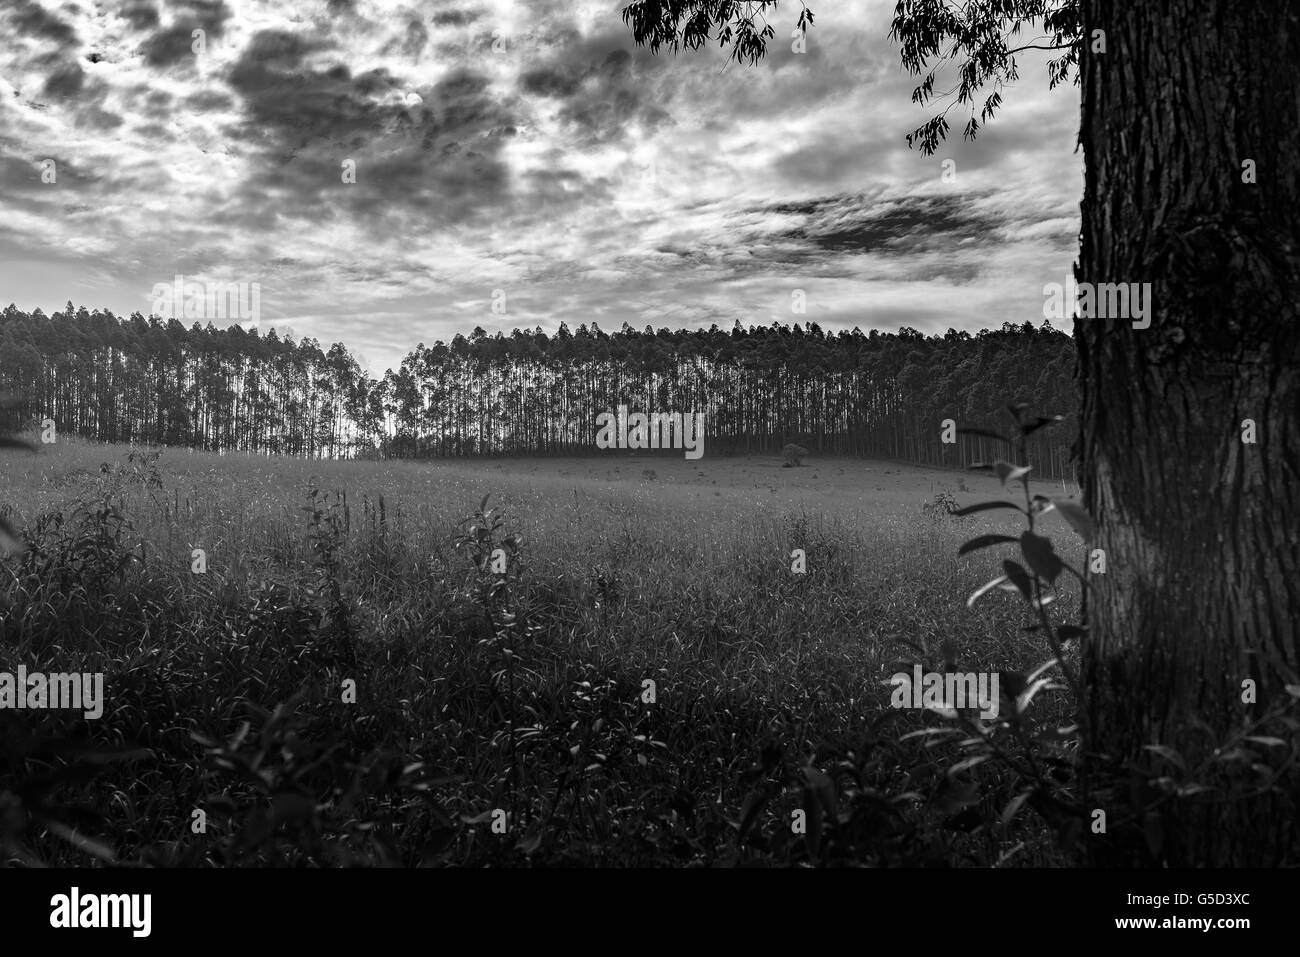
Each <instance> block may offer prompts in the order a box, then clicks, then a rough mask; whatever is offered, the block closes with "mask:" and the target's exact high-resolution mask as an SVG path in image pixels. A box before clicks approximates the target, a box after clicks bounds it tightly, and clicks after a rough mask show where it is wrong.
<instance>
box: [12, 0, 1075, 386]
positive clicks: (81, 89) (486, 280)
mask: <svg viewBox="0 0 1300 957" xmlns="http://www.w3.org/2000/svg"><path fill="white" fill-rule="evenodd" d="M624 5H625V4H624V0H410V2H399V0H382V2H381V0H275V2H266V0H3V2H0V300H2V301H3V304H8V303H9V302H14V303H16V304H17V305H18V306H19V307H21V308H24V309H32V308H35V307H37V306H39V307H41V308H43V309H44V310H45V311H46V312H51V311H54V310H56V309H61V308H62V307H63V304H64V303H65V302H66V301H67V300H69V299H71V300H72V301H73V302H74V303H76V304H77V305H85V306H87V307H88V308H91V309H94V308H96V307H104V308H108V309H111V310H113V311H114V312H116V313H118V314H120V315H127V314H130V313H131V312H133V311H140V312H142V313H148V312H149V311H150V305H151V302H152V297H151V292H152V290H153V287H154V285H155V284H156V283H161V282H171V281H172V279H173V277H174V276H175V275H177V274H180V275H183V276H185V277H186V279H188V280H195V281H199V282H247V283H258V284H259V286H260V297H261V327H262V329H263V330H266V329H267V328H269V327H270V326H272V325H274V326H276V327H278V328H280V329H281V330H284V329H285V327H288V329H289V330H290V331H291V332H292V333H294V334H296V335H299V336H303V335H306V336H314V337H316V338H317V339H319V340H320V341H321V342H322V344H326V345H327V344H329V343H331V342H334V341H337V340H342V341H343V342H345V343H347V345H348V346H349V347H350V348H351V349H352V350H353V352H354V353H356V354H358V355H359V356H361V357H362V358H363V360H364V361H365V362H366V363H367V365H368V367H369V368H370V370H371V372H372V373H376V374H380V373H382V372H383V370H384V368H386V367H389V366H396V364H397V363H398V362H399V361H400V359H401V356H402V355H403V354H404V353H405V352H406V351H407V350H408V349H410V348H411V347H413V346H414V345H415V344H416V343H417V342H421V341H423V342H425V343H432V342H433V341H434V340H435V339H442V340H444V341H446V340H449V339H450V338H451V337H453V336H454V335H456V334H457V333H469V332H470V331H471V330H472V329H473V328H474V327H475V326H481V327H482V328H483V329H485V330H486V331H487V332H488V333H489V334H491V333H494V332H496V331H497V330H501V331H504V332H506V333H508V332H509V331H510V329H511V328H513V327H521V328H525V327H526V328H531V327H533V326H536V325H541V326H542V327H543V328H544V329H547V330H548V331H550V330H554V329H555V328H556V327H557V326H558V325H559V323H560V321H561V320H563V321H566V322H568V323H569V326H570V327H571V328H576V326H577V325H578V324H579V323H583V322H591V321H593V320H594V321H596V322H598V323H599V324H600V326H601V327H602V328H604V329H606V330H610V331H612V330H616V329H618V328H620V327H621V326H622V324H623V322H624V321H627V322H629V323H631V324H632V325H633V326H635V327H637V328H641V327H643V326H645V325H646V324H647V323H649V324H651V325H653V326H654V327H656V328H659V327H662V326H669V327H672V328H677V327H683V326H684V327H689V328H695V327H699V326H704V327H706V328H707V327H708V326H709V325H710V324H712V323H717V324H718V325H719V326H721V327H722V328H726V329H729V328H730V327H731V325H732V324H733V323H734V322H735V320H736V319H739V320H740V321H741V322H742V323H745V324H753V323H763V324H767V323H771V322H773V321H780V322H786V323H790V322H796V321H813V322H817V323H819V324H820V325H821V326H822V328H824V329H827V330H836V329H840V328H852V327H854V326H860V327H861V328H863V329H870V328H880V329H885V330H889V331H894V330H897V329H898V328H899V327H900V326H903V325H908V326H912V327H914V328H917V329H920V330H921V331H923V332H943V331H944V330H946V329H947V328H949V327H950V326H951V327H955V328H958V329H968V330H972V331H973V330H978V329H980V328H985V327H991V326H992V327H996V326H999V325H1001V323H1002V322H1004V321H1008V320H1010V321H1015V322H1023V321H1024V320H1026V319H1030V320H1033V321H1034V322H1041V321H1042V308H1043V294H1042V289H1043V285H1044V284H1045V283H1048V282H1063V281H1064V280H1065V277H1066V274H1067V271H1068V270H1069V268H1070V265H1071V263H1072V262H1073V260H1074V257H1075V253H1076V249H1077V235H1078V229H1079V206H1078V203H1079V199H1080V196H1081V193H1082V182H1083V180H1082V177H1083V160H1082V153H1079V152H1075V149H1074V147H1075V136H1076V131H1077V128H1078V106H1079V100H1078V90H1077V88H1075V87H1063V88H1058V89H1057V90H1055V91H1049V90H1048V89H1047V75H1046V69H1045V67H1044V66H1043V64H1044V62H1045V61H1044V60H1043V59H1042V58H1041V56H1040V55H1036V54H1033V51H1031V56H1029V57H1026V58H1024V59H1022V60H1021V75H1022V79H1021V80H1020V81H1019V83H1018V84H1016V85H1015V86H1013V87H1011V88H1010V89H1009V90H1008V91H1007V92H1006V94H1005V96H1004V103H1005V104H1006V105H1005V108H1004V109H1003V110H1002V111H1001V112H1000V113H999V115H998V116H997V117H996V118H995V119H994V121H993V122H992V123H991V124H990V125H989V126H988V127H987V129H986V130H984V131H982V132H981V134H980V137H979V139H978V140H976V141H975V142H974V143H970V142H962V141H961V139H960V130H961V128H962V126H963V125H964V122H965V118H966V115H965V114H962V113H961V110H962V108H961V107H954V109H953V111H952V112H951V113H950V114H949V119H950V122H951V124H952V126H953V127H954V129H955V134H954V135H953V137H952V138H951V139H950V140H949V142H948V143H947V144H945V145H943V146H941V148H940V151H939V153H937V154H936V155H935V156H933V157H925V156H922V155H921V154H920V152H919V151H913V150H909V149H908V147H907V144H906V141H905V138H904V137H905V135H906V134H907V133H908V132H909V131H911V130H912V129H914V128H915V127H916V126H918V125H920V124H921V123H922V122H924V120H925V119H926V118H927V117H928V115H929V113H928V111H927V110H925V109H922V108H920V107H918V106H915V105H914V104H912V103H911V100H910V94H911V90H912V87H913V86H914V85H915V81H914V80H913V79H912V78H911V77H909V76H907V75H906V73H904V71H903V70H902V69H901V67H900V65H899V59H898V53H897V50H896V49H895V48H894V47H893V45H892V44H891V43H890V41H889V39H888V32H889V23H890V18H891V15H892V11H893V6H894V4H893V0H831V2H812V3H811V4H810V5H811V6H812V9H813V10H814V11H815V13H816V15H817V22H816V26H814V27H813V29H812V30H811V32H810V33H809V36H808V40H807V43H806V50H805V51H804V52H795V51H794V50H793V49H792V46H793V43H792V41H791V40H790V39H789V37H790V33H791V30H792V29H793V26H794V21H795V18H796V16H797V15H798V11H799V5H798V3H797V2H790V0H786V2H785V3H782V4H781V6H780V8H779V9H778V10H777V12H776V14H775V15H773V16H772V17H770V19H771V22H772V24H773V27H774V28H775V30H776V34H777V40H776V41H775V43H774V45H773V47H772V49H771V51H770V54H769V56H768V58H767V59H766V60H765V61H763V62H762V63H761V64H760V65H759V66H757V67H748V66H744V67H742V66H738V65H736V64H734V63H728V61H727V59H726V56H725V54H724V53H722V52H720V51H719V50H718V49H717V48H716V47H711V48H709V49H707V50H704V51H700V52H696V53H685V52H684V53H682V54H679V55H678V56H677V57H676V58H675V59H674V57H673V56H672V54H671V53H668V52H661V53H660V54H659V55H658V56H652V55H651V54H650V53H649V52H648V51H646V50H644V49H641V50H638V49H637V48H636V47H635V45H634V44H633V42H632V40H631V36H630V33H629V30H628V28H627V27H626V26H625V25H624V24H623V22H622V20H621V17H620V11H621V9H622V7H623V6H624ZM196 30H199V31H202V32H201V33H200V34H199V35H198V41H197V43H196V39H195V33H194V31H196ZM196 45H198V46H199V47H200V49H199V50H198V52H195V46H196ZM937 88H938V86H937ZM946 159H950V160H952V161H953V162H954V163H955V172H956V178H955V182H951V183H948V182H944V181H943V179H942V173H943V166H942V163H943V161H944V160H946ZM49 160H52V161H53V164H52V166H51V165H50V164H48V163H47V162H46V161H49ZM51 169H52V170H53V174H54V182H44V181H43V179H49V178H50V177H49V175H48V173H47V174H46V175H45V176H44V177H43V175H42V173H43V170H51ZM347 169H355V182H354V183H353V182H344V180H345V179H346V178H350V177H347V176H346V175H345V170H347ZM796 290H802V293H803V295H804V296H805V297H806V313H805V314H803V315H798V314H795V313H793V312H792V303H793V301H794V297H793V296H792V293H794V292H795V291H796ZM496 291H499V293H498V295H497V297H496V302H497V303H498V306H497V309H498V310H500V309H501V308H504V313H501V312H499V311H497V312H494V310H493V302H494V298H493V296H494V292H496ZM228 323H229V320H226V321H225V322H222V321H219V320H218V321H216V324H218V325H221V324H228ZM187 324H188V323H187ZM1056 325H1057V326H1058V327H1060V326H1062V325H1064V326H1065V327H1067V328H1068V326H1069V324H1068V322H1066V323H1061V322H1058V323H1056Z"/></svg>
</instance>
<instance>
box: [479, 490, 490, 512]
mask: <svg viewBox="0 0 1300 957" xmlns="http://www.w3.org/2000/svg"><path fill="white" fill-rule="evenodd" d="M491 497H492V493H491V492H488V493H487V494H486V495H484V496H483V501H481V502H479V503H478V510H479V511H480V512H482V511H483V509H485V508H487V502H488V499H489V498H491Z"/></svg>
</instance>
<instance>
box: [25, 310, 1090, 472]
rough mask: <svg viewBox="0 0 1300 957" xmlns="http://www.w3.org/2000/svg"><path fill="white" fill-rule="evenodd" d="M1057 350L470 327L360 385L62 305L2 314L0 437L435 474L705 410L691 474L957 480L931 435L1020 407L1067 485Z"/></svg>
mask: <svg viewBox="0 0 1300 957" xmlns="http://www.w3.org/2000/svg"><path fill="white" fill-rule="evenodd" d="M1074 366H1075V346H1074V340H1073V339H1072V338H1071V337H1070V336H1069V335H1067V334H1066V333H1064V332H1061V331H1060V330H1057V329H1054V328H1052V326H1051V324H1050V322H1047V321H1044V323H1043V324H1042V326H1040V327H1035V326H1034V325H1033V324H1032V323H1030V322H1024V323H1021V324H1016V323H1011V322H1006V323H1003V325H1002V327H1001V329H998V330H983V331H981V332H978V333H975V334H971V333H968V332H958V331H956V330H954V329H949V330H948V331H947V333H946V334H945V335H943V336H937V335H934V336H926V335H923V334H922V333H920V332H918V331H917V330H915V329H911V328H907V327H904V328H902V329H900V330H899V332H898V333H882V332H879V331H878V330H872V331H871V332H869V333H863V332H862V331H861V330H859V329H853V330H852V331H841V332H838V333H826V332H824V331H823V330H822V329H821V328H820V327H819V326H818V325H817V324H816V323H813V322H807V323H804V324H803V325H800V324H798V323H796V324H794V325H792V326H786V325H783V324H773V325H772V326H754V327H751V328H748V329H747V328H745V327H743V326H742V325H741V324H740V323H739V322H737V323H736V324H735V326H734V327H733V328H732V330H731V331H730V332H726V331H723V330H720V329H719V328H718V327H717V326H716V325H714V326H712V327H711V328H709V329H707V330H704V329H699V330H676V331H673V330H669V329H666V328H661V329H658V330H655V329H652V328H651V327H650V326H646V327H645V329H644V330H643V331H641V332H638V331H636V330H635V329H633V328H632V327H631V326H630V325H628V324H627V323H624V325H623V327H622V329H621V330H619V331H618V332H614V333H608V332H605V331H604V330H602V329H600V328H599V327H598V326H597V325H596V324H595V323H594V322H593V323H591V324H590V326H589V325H588V324H586V323H583V324H580V325H579V326H578V328H577V330H576V331H570V329H569V327H568V325H567V323H563V322H562V323H561V324H560V326H559V329H558V330H557V332H556V333H555V334H554V335H547V334H546V333H545V332H543V331H542V329H541V328H540V327H538V328H536V329H534V330H533V331H526V330H522V331H521V330H519V329H515V330H513V331H512V333H511V334H510V335H509V336H506V335H503V334H502V333H499V332H498V333H497V334H495V335H492V336H489V335H488V334H487V333H486V332H485V331H484V330H483V329H482V328H475V329H474V330H473V331H472V332H471V333H470V335H469V336H463V335H457V336H455V337H454V338H453V339H452V341H451V342H450V343H443V342H441V341H438V342H435V343H434V344H433V345H432V346H426V345H424V344H423V343H420V344H419V345H417V346H416V347H415V348H414V349H412V350H411V351H410V352H409V353H408V354H407V355H406V356H405V357H404V358H403V360H402V362H401V364H400V366H399V368H398V369H397V370H392V369H389V370H387V371H386V372H385V374H384V375H383V376H382V377H379V378H375V377H372V376H370V375H369V374H367V373H366V372H365V370H363V369H362V368H361V366H360V364H359V363H358V361H357V360H356V358H355V356H354V355H353V354H352V353H351V352H350V351H349V350H348V348H347V347H346V346H345V345H344V344H343V343H338V342H336V343H334V344H332V345H330V346H329V347H328V348H325V347H322V346H321V344H320V343H319V342H317V341H316V340H315V339H312V338H301V339H298V340H296V341H295V340H294V338H293V337H292V336H291V335H285V336H283V337H282V336H280V335H279V334H278V333H277V332H276V330H275V329H274V328H272V329H271V330H270V332H269V333H267V334H266V335H264V336H263V335H259V334H258V332H257V331H256V330H246V329H244V328H242V327H241V326H238V325H232V326H229V327H227V328H217V327H215V326H213V324H212V323H211V322H209V323H208V324H207V325H206V326H200V325H199V324H198V323H197V322H195V323H193V324H192V325H191V326H190V327H189V328H186V327H185V325H184V324H183V323H182V322H180V321H179V320H177V319H169V320H163V319H160V318H159V317H157V316H150V317H147V318H146V317H145V316H143V315H141V314H140V313H138V312H136V313H132V315H131V316H130V317H128V318H125V319H122V318H119V317H117V316H115V315H114V314H113V313H111V312H109V311H105V310H95V311H94V312H90V311H88V310H87V309H86V307H84V306H82V307H79V308H74V307H73V305H72V303H71V302H69V303H68V305H67V307H66V308H65V309H64V310H63V311H62V312H56V313H54V314H53V315H51V316H46V315H45V314H44V313H43V312H42V311H41V310H40V309H36V310H34V311H32V312H30V313H29V312H23V311H22V310H19V309H18V308H17V307H16V306H15V305H12V304H11V305H10V306H8V307H7V308H6V309H5V310H4V311H3V313H0V394H8V395H10V396H12V397H13V398H15V399H16V400H17V402H16V404H15V405H14V406H13V407H12V408H11V409H9V410H8V411H7V415H6V421H3V422H0V427H3V430H6V431H18V430H21V429H23V428H31V427H32V426H33V425H34V424H36V423H39V422H42V421H43V420H45V419H47V418H48V419H52V420H53V421H54V423H55V426H56V428H57V429H58V431H59V432H60V433H62V434H73V435H78V436H81V437H84V438H87V439H92V440H97V441H104V442H135V443H141V444H157V445H169V446H180V447H191V448H196V449H203V450H207V451H217V452H225V451H245V452H251V453H258V454H283V455H293V456H306V457H331V458H333V457H341V458H342V457H371V458H389V457H401V458H433V457H450V456H497V455H575V454H595V453H596V442H595V436H596V431H597V425H596V418H597V416H598V415H599V414H600V413H602V412H609V411H613V410H615V409H617V407H618V406H620V405H625V406H627V407H628V408H629V409H631V410H633V411H642V412H656V411H658V412H688V411H689V412H703V413H704V414H705V429H706V440H705V454H706V455H709V454H715V455H716V454H722V455H734V454H765V453H769V454H770V453H775V452H778V451H779V450H780V449H781V448H782V447H783V446H784V445H785V444H787V443H790V442H794V443H797V444H800V445H804V446H806V447H808V448H809V449H810V450H812V451H813V452H814V453H821V454H827V455H853V456H872V457H883V458H894V459H900V460H904V461H909V462H914V463H917V464H922V465H934V466H946V467H963V466H965V465H968V464H970V463H971V462H974V461H987V460H990V459H992V458H994V457H996V456H997V454H998V450H997V449H995V448H993V447H992V446H993V443H989V442H986V441H985V440H983V439H981V438H980V437H978V436H968V435H962V436H960V437H959V441H958V442H957V443H956V444H947V445H945V444H943V443H941V442H940V432H941V423H942V422H943V421H944V420H946V419H952V420H954V421H955V422H956V424H957V425H958V426H959V427H965V428H971V427H974V428H993V429H997V430H1001V428H1002V427H1003V426H1004V425H1005V422H1004V421H1003V418H1004V416H1003V415H1002V413H1001V410H1002V409H1003V408H1004V407H1005V406H1006V405H1007V404H1008V403H1010V402H1016V401H1019V402H1026V403H1028V404H1029V406H1030V408H1031V411H1032V412H1034V413H1042V414H1057V415H1061V416H1063V417H1064V419H1065V423H1064V425H1065V428H1062V429H1056V430H1042V431H1041V432H1039V433H1038V434H1036V435H1034V436H1032V437H1031V441H1030V446H1029V453H1030V461H1031V462H1032V464H1033V465H1034V467H1035V470H1036V472H1037V473H1038V474H1040V475H1044V476H1052V477H1061V476H1072V475H1073V465H1072V458H1071V449H1070V445H1069V438H1068V437H1069V436H1071V435H1073V434H1075V432H1076V431H1077V399H1076V395H1075V390H1074V384H1073V378H1074Z"/></svg>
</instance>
